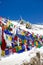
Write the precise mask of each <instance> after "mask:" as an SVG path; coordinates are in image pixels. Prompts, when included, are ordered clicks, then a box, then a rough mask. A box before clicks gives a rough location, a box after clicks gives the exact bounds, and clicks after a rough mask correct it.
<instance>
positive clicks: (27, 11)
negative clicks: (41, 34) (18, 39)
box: [0, 0, 43, 23]
mask: <svg viewBox="0 0 43 65" xmlns="http://www.w3.org/2000/svg"><path fill="white" fill-rule="evenodd" d="M0 16H2V17H7V18H10V19H19V18H20V17H22V18H23V19H25V20H28V21H30V22H31V23H43V0H0Z"/></svg>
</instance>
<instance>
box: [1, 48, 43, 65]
mask: <svg viewBox="0 0 43 65" xmlns="http://www.w3.org/2000/svg"><path fill="white" fill-rule="evenodd" d="M37 51H40V53H43V47H41V48H40V49H39V48H36V47H34V48H33V49H32V50H30V51H26V52H23V53H20V54H17V53H15V54H13V55H10V56H8V57H5V58H1V60H0V65H21V64H22V63H23V62H25V61H28V62H30V59H31V58H32V57H34V56H36V52H37Z"/></svg>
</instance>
